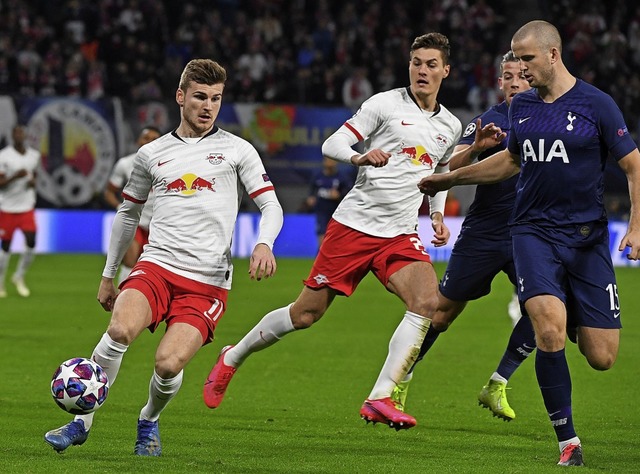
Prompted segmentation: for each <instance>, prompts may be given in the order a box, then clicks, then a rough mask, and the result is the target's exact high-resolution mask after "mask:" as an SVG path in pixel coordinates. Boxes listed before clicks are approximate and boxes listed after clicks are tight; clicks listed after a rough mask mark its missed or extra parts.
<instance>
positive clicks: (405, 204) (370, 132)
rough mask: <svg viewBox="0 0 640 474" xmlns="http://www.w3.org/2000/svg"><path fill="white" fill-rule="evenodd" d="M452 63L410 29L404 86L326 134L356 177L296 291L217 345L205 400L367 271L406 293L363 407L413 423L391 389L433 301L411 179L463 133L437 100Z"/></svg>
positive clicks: (442, 45) (439, 43)
mask: <svg viewBox="0 0 640 474" xmlns="http://www.w3.org/2000/svg"><path fill="white" fill-rule="evenodd" d="M448 62H449V41H448V39H447V38H446V37H445V36H443V35H441V34H439V33H429V34H427V35H423V36H420V37H418V38H416V39H415V41H414V42H413V44H412V46H411V51H410V61H409V78H410V86H409V87H406V88H400V89H394V90H390V91H387V92H383V93H380V94H376V95H374V96H373V97H372V98H371V99H369V100H367V101H366V102H365V103H364V104H363V105H362V107H361V109H360V110H359V111H358V112H357V113H356V114H355V115H354V116H353V117H351V118H350V119H349V120H347V122H346V123H345V124H344V125H343V126H342V127H340V129H338V130H337V131H336V132H335V133H334V134H333V135H332V136H331V137H329V138H328V139H327V141H326V142H325V143H324V145H323V147H322V152H323V154H324V155H325V156H328V157H330V158H333V159H335V160H338V161H343V162H347V163H352V164H354V165H355V166H358V167H359V170H358V177H357V179H356V183H355V185H354V187H353V189H352V190H351V191H350V192H349V193H348V194H347V195H346V197H345V198H344V199H343V201H342V202H341V203H340V205H339V206H338V208H337V209H336V211H335V213H334V214H333V218H332V220H331V221H330V223H329V225H328V227H327V233H326V235H325V238H324V240H323V242H322V245H321V247H320V250H319V253H318V256H317V257H316V260H315V262H314V265H313V268H312V269H311V273H310V274H309V277H308V278H307V279H306V280H305V282H304V284H305V286H304V288H303V289H302V292H301V293H300V296H299V297H298V299H297V300H296V301H295V302H294V303H292V304H291V305H288V306H285V307H283V308H279V309H276V310H275V311H272V312H271V313H269V314H267V315H266V316H265V317H264V318H263V319H262V320H261V321H260V322H259V323H258V324H257V325H256V326H255V327H254V328H253V329H252V330H251V331H250V332H249V333H248V334H247V335H246V336H245V337H244V338H243V339H242V340H241V341H240V342H239V343H238V344H237V345H235V346H233V347H231V348H227V349H226V350H223V352H222V355H221V356H220V358H219V359H218V362H217V363H216V365H215V366H214V368H213V370H212V372H211V374H210V375H209V379H208V380H207V383H206V384H205V388H204V398H205V403H206V404H207V405H208V406H210V407H212V408H214V407H217V406H218V405H219V404H220V402H221V401H222V398H223V396H224V392H225V390H226V388H227V385H228V383H229V381H230V379H231V377H232V376H233V374H234V373H235V371H236V369H237V368H238V367H239V366H240V364H242V362H243V361H244V360H245V359H246V358H247V357H248V356H249V355H250V354H251V353H253V352H256V351H259V350H261V349H264V348H265V347H268V346H270V345H271V344H273V343H275V342H277V341H278V340H279V339H280V338H281V337H282V336H284V335H285V334H287V333H289V332H291V331H294V330H297V329H304V328H307V327H309V326H311V325H312V324H313V323H315V322H316V321H317V320H319V319H320V318H321V317H322V315H323V314H324V313H325V311H326V310H327V309H328V307H329V305H330V304H331V302H332V301H333V299H334V298H335V296H336V295H345V296H349V295H351V294H352V293H353V291H354V290H355V288H356V287H357V285H358V283H359V282H360V281H361V280H362V279H363V278H364V276H365V275H366V274H367V273H368V272H369V271H372V272H373V273H374V274H375V276H376V277H377V278H378V280H380V282H381V283H382V284H383V285H384V286H385V287H386V288H387V290H389V291H390V292H392V293H394V294H396V295H397V296H398V297H399V298H400V299H401V300H402V301H403V302H404V304H405V306H406V312H405V314H404V318H403V319H402V321H401V322H400V324H399V326H398V328H397V329H396V331H395V333H394V334H393V336H392V338H391V342H390V343H389V353H388V356H387V359H386V361H385V363H384V366H383V368H382V371H381V373H380V375H379V378H378V380H377V381H376V383H375V385H374V387H373V390H372V392H371V394H370V395H369V398H368V399H367V400H366V401H365V403H364V405H363V406H362V409H361V410H360V414H361V416H362V417H363V418H364V419H366V420H367V421H374V422H381V423H386V424H388V425H390V426H393V427H395V428H397V429H399V428H409V427H411V426H414V425H415V424H416V420H415V419H414V418H413V417H412V416H410V415H408V414H406V413H403V412H401V411H399V410H397V409H396V407H395V406H394V404H393V403H392V401H391V398H390V397H391V393H392V391H393V389H394V387H395V386H396V384H397V383H398V382H400V381H401V380H402V379H403V378H404V376H405V375H406V374H407V371H408V370H409V368H410V367H411V366H412V365H413V362H414V361H415V358H416V356H417V355H418V351H419V349H420V345H421V344H422V340H423V339H424V335H425V333H426V331H427V329H428V327H429V323H430V317H431V314H432V313H433V312H434V311H435V309H436V306H437V278H436V274H435V271H434V269H433V266H432V265H431V261H430V259H429V255H428V254H427V252H426V250H425V248H424V246H423V244H422V242H421V241H420V238H419V237H418V234H417V225H418V209H419V208H420V205H421V204H422V199H423V196H421V194H420V192H419V190H418V189H417V184H418V182H419V181H420V180H421V179H422V178H423V177H426V176H429V175H431V174H433V173H434V172H435V173H445V172H447V171H448V160H449V157H450V156H451V153H452V152H453V148H454V146H455V145H456V143H457V142H458V140H459V138H460V134H461V129H462V126H461V124H460V121H459V120H458V119H457V118H456V117H454V116H453V115H452V114H451V113H450V112H449V111H448V110H447V109H445V108H444V107H442V106H441V105H440V104H439V103H438V102H437V100H436V98H437V94H438V90H439V88H440V84H441V83H442V80H443V79H444V78H445V77H447V75H448V74H449V64H448ZM360 141H364V142H365V148H366V152H365V153H364V154H363V155H360V154H358V153H356V152H355V151H354V150H353V148H352V146H353V145H354V144H356V143H357V142H360ZM445 199H446V193H439V194H438V195H436V196H435V197H433V198H431V199H430V205H431V219H432V226H433V230H434V240H433V241H432V243H433V244H434V245H436V246H439V245H444V244H445V243H446V241H447V240H448V238H449V230H448V229H447V228H446V226H445V225H444V223H443V211H444V202H445ZM378 316H379V315H375V314H372V315H371V317H378Z"/></svg>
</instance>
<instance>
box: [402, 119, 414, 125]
mask: <svg viewBox="0 0 640 474" xmlns="http://www.w3.org/2000/svg"><path fill="white" fill-rule="evenodd" d="M400 123H401V124H402V125H404V126H407V125H413V124H412V123H407V122H405V121H404V120H403V121H402V122H400Z"/></svg>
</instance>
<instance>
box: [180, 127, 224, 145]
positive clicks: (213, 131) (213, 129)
mask: <svg viewBox="0 0 640 474" xmlns="http://www.w3.org/2000/svg"><path fill="white" fill-rule="evenodd" d="M176 130H178V129H177V128H175V129H173V130H172V131H171V135H173V136H174V137H175V138H177V139H178V140H180V141H181V142H183V143H187V142H185V141H184V140H183V139H182V138H180V136H178V134H177V133H176ZM218 130H220V129H219V128H218V126H217V125H214V126H213V128H212V129H211V130H209V133H207V134H206V135H205V136H203V137H202V138H200V140H198V142H200V141H202V140H204V139H205V138H207V137H210V136H211V135H213V134H214V133H216V132H217V131H218Z"/></svg>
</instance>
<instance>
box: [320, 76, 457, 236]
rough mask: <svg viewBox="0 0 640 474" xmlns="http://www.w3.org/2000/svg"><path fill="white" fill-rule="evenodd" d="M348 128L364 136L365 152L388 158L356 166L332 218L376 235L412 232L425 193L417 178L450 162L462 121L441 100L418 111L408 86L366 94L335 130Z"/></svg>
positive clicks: (356, 137)
mask: <svg viewBox="0 0 640 474" xmlns="http://www.w3.org/2000/svg"><path fill="white" fill-rule="evenodd" d="M347 130H348V133H350V134H352V135H353V136H354V137H355V140H357V141H364V148H365V149H364V152H365V153H366V152H368V151H369V150H372V149H374V148H379V149H381V150H384V151H386V152H388V153H391V157H390V158H389V162H388V164H387V165H386V166H383V167H380V168H374V167H372V166H361V167H360V168H358V177H357V179H356V183H355V185H354V187H353V188H352V189H351V191H349V193H348V194H347V195H346V196H345V198H344V199H343V200H342V202H341V203H340V205H339V206H338V208H337V209H336V211H335V213H334V214H333V217H334V219H335V220H337V221H338V222H340V223H341V224H344V225H346V226H349V227H351V228H352V229H356V230H359V231H360V232H364V233H366V234H369V235H373V236H376V237H395V236H397V235H402V234H409V233H413V232H416V230H417V228H418V210H419V209H420V206H421V205H422V201H423V198H424V195H423V194H422V193H421V192H420V191H419V190H418V183H419V182H420V180H421V179H422V178H424V177H426V176H430V175H432V174H433V173H434V172H438V171H437V168H438V167H441V168H442V166H444V165H446V164H448V162H449V159H450V157H451V154H452V153H453V149H454V147H455V145H456V144H457V143H458V140H459V139H460V135H461V133H462V124H461V123H460V120H458V119H457V118H456V117H455V116H454V115H453V114H452V113H451V112H449V111H448V110H447V109H446V108H445V107H443V106H441V105H439V104H438V106H437V109H436V111H435V112H427V111H425V110H422V109H421V108H420V106H419V105H418V104H417V102H416V100H415V98H414V96H413V95H412V94H411V92H410V89H409V88H408V87H406V88H399V89H393V90H390V91H387V92H381V93H379V94H376V95H374V96H373V97H371V98H370V99H368V100H367V101H366V102H364V104H362V107H361V108H360V110H358V112H356V114H355V115H354V116H353V117H351V118H350V119H349V120H347V121H346V122H345V123H344V125H343V126H342V127H341V128H340V129H339V130H338V132H341V133H344V132H345V131H347ZM338 132H336V133H338ZM330 139H331V137H330V138H329V140H330ZM354 154H355V152H354Z"/></svg>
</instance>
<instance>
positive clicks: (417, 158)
mask: <svg viewBox="0 0 640 474" xmlns="http://www.w3.org/2000/svg"><path fill="white" fill-rule="evenodd" d="M400 153H401V154H403V155H406V156H408V157H409V158H410V159H411V163H413V164H414V165H416V166H428V167H429V168H433V159H432V158H431V157H430V156H429V153H427V150H426V149H425V147H423V146H421V145H416V146H410V147H405V146H404V144H403V146H402V147H401V148H400Z"/></svg>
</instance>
